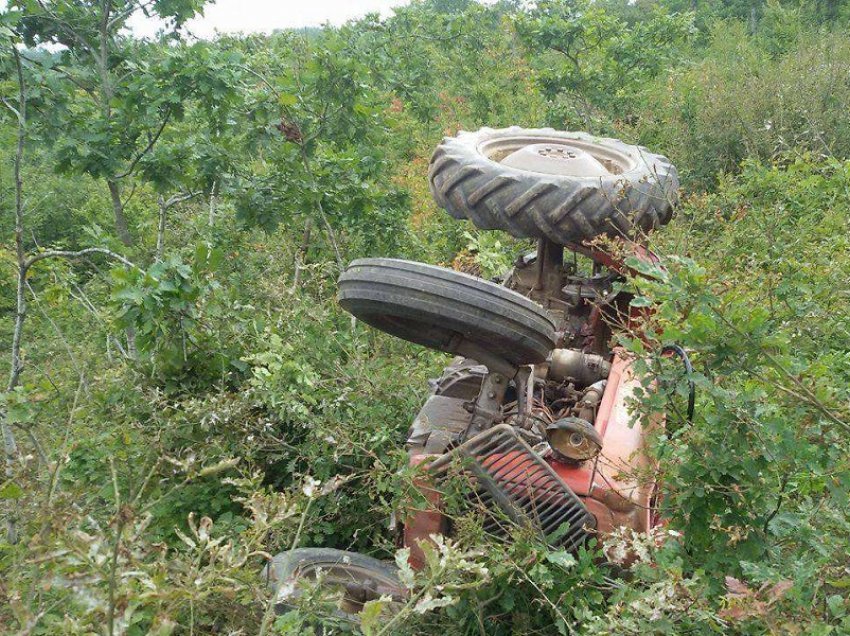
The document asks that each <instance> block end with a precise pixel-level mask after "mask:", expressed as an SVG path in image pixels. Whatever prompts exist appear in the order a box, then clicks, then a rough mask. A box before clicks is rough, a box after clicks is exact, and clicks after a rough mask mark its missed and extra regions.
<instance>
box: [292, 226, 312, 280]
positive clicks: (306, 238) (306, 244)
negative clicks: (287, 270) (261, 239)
mask: <svg viewBox="0 0 850 636" xmlns="http://www.w3.org/2000/svg"><path fill="white" fill-rule="evenodd" d="M312 229H313V219H312V218H310V217H309V216H308V217H307V220H306V221H304V235H303V236H302V238H301V246H300V247H299V248H298V253H297V254H296V255H295V275H294V276H293V277H292V291H295V290H297V289H298V286H299V285H300V284H301V270H302V269H303V268H304V264H305V263H306V262H307V250H309V249H310V233H311V231H312Z"/></svg>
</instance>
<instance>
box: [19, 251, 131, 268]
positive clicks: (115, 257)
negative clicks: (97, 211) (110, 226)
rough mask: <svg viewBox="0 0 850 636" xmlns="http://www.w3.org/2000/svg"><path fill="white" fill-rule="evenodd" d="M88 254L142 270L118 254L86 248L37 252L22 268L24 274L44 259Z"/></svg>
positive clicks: (76, 256)
mask: <svg viewBox="0 0 850 636" xmlns="http://www.w3.org/2000/svg"><path fill="white" fill-rule="evenodd" d="M88 254H103V255H104V256H108V257H109V258H111V259H113V260H116V261H118V262H119V263H121V264H122V265H126V266H127V267H131V268H133V269H137V270H139V271H142V268H141V267H139V266H138V265H136V264H135V263H132V262H131V261H128V260H127V259H126V258H124V257H123V256H121V255H120V254H118V253H116V252H113V251H112V250H108V249H106V248H103V247H87V248H86V249H84V250H78V251H76V252H74V251H70V250H48V251H46V252H39V253H38V254H35V255H34V256H30V257H29V258H28V259H27V260H26V261H24V263H23V266H22V267H23V270H24V273H26V271H27V270H29V268H30V267H32V266H33V265H35V264H36V263H37V262H38V261H43V260H44V259H46V258H82V257H83V256H87V255H88Z"/></svg>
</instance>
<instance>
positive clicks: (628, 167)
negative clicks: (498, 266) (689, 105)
mask: <svg viewBox="0 0 850 636" xmlns="http://www.w3.org/2000/svg"><path fill="white" fill-rule="evenodd" d="M428 176H429V181H430V184H431V193H432V194H433V196H434V199H435V200H436V202H437V203H438V204H439V205H440V206H441V207H443V208H445V209H446V210H447V211H448V212H449V214H451V215H452V216H453V217H455V218H457V219H469V220H470V221H472V222H473V223H474V224H475V225H476V226H478V227H479V228H482V229H487V230H504V231H506V232H508V233H510V234H512V235H513V236H516V237H520V238H547V239H549V240H551V241H553V242H555V243H557V244H560V245H566V244H568V243H581V242H582V241H584V240H587V239H590V238H593V237H595V236H599V235H612V236H634V235H635V234H638V233H640V232H645V231H649V230H651V229H653V228H655V227H657V226H659V225H662V224H664V223H667V222H668V221H669V220H670V218H671V217H672V214H673V206H674V204H675V203H676V200H677V191H678V188H679V178H678V174H677V172H676V169H675V168H674V167H673V165H672V164H671V163H670V161H668V160H667V158H666V157H663V156H661V155H657V154H653V153H651V152H649V151H648V150H647V149H646V148H643V147H641V146H632V145H629V144H625V143H623V142H621V141H618V140H616V139H608V138H602V137H594V136H592V135H588V134H586V133H581V132H562V131H556V130H553V129H551V128H542V129H523V128H518V127H512V128H504V129H500V130H493V129H492V128H482V129H481V130H479V131H477V132H461V133H460V134H458V135H457V136H456V137H446V138H445V139H443V141H442V143H441V144H440V145H439V146H438V147H437V149H436V151H435V152H434V155H433V157H432V158H431V165H430V168H429V171H428Z"/></svg>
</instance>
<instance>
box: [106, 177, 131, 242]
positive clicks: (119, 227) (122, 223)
mask: <svg viewBox="0 0 850 636" xmlns="http://www.w3.org/2000/svg"><path fill="white" fill-rule="evenodd" d="M106 185H108V186H109V196H110V198H111V199H112V216H113V217H114V219H115V231H116V232H117V233H118V238H119V239H121V242H122V243H124V245H126V246H127V247H132V245H133V237H132V236H131V234H130V228H129V226H128V225H127V217H126V216H124V204H123V203H121V188H120V187H119V186H118V183H117V182H116V181H113V180H111V179H108V180H107V181H106Z"/></svg>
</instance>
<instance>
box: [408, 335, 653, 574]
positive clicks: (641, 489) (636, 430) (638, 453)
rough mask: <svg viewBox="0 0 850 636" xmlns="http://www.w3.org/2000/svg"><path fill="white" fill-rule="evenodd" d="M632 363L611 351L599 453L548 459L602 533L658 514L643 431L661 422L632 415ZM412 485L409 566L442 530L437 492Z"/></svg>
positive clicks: (636, 383) (645, 522)
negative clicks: (419, 506) (419, 498)
mask: <svg viewBox="0 0 850 636" xmlns="http://www.w3.org/2000/svg"><path fill="white" fill-rule="evenodd" d="M631 365H632V360H631V359H630V358H629V357H628V356H627V355H626V354H625V352H624V351H623V350H622V349H617V350H615V352H614V360H613V362H612V365H611V371H610V372H609V374H608V383H607V385H606V387H605V392H604V393H603V395H602V401H601V402H600V405H599V411H598V414H597V416H596V421H595V422H594V426H595V427H596V430H597V431H599V434H600V435H601V436H602V452H601V453H600V454H599V456H598V457H597V458H596V459H595V460H593V461H587V462H582V463H580V464H566V463H563V462H560V461H558V460H556V459H554V458H550V459H549V460H548V462H549V464H550V465H551V466H552V468H553V469H554V470H555V472H556V473H557V474H558V476H560V477H561V479H563V480H564V481H565V482H566V484H567V485H568V486H569V487H570V488H571V489H572V490H573V492H575V493H576V495H578V496H579V497H580V498H581V499H582V501H583V502H584V504H585V506H586V507H587V509H588V510H589V511H590V512H591V513H592V514H593V515H594V516H595V517H596V520H597V532H598V533H600V534H602V535H604V534H606V533H609V532H611V531H612V530H614V529H615V528H618V527H623V526H626V527H630V528H633V529H635V530H638V531H646V530H648V529H649V528H651V527H652V526H653V525H657V523H658V520H657V517H656V516H655V515H653V514H652V503H653V501H652V496H653V492H654V488H655V479H654V476H655V475H654V473H655V470H654V466H652V465H651V463H650V459H649V457H648V455H647V454H646V452H645V447H644V435H645V433H646V427H647V426H655V425H661V424H662V423H661V422H650V423H646V422H642V421H640V419H638V418H635V417H634V414H633V413H632V411H631V408H630V406H631V405H630V402H631V400H632V399H633V398H634V396H635V391H636V389H637V388H638V387H640V386H641V382H640V379H639V378H637V377H636V376H635V375H634V373H633V371H632V367H631ZM507 455H509V454H505V455H494V456H493V457H492V458H491V459H489V460H488V461H489V462H490V463H494V464H495V463H496V462H499V463H500V464H503V465H510V464H511V462H512V461H514V460H513V459H512V458H511V457H508V456H507ZM436 457H437V456H436V455H414V456H412V457H411V458H410V463H411V465H419V464H421V463H423V462H426V461H431V460H433V459H435V458H436ZM417 486H418V487H419V488H420V490H421V491H422V493H423V495H424V496H425V499H426V500H427V501H428V503H429V507H428V508H427V509H424V510H416V511H414V512H413V514H411V515H410V516H409V517H408V518H407V523H406V524H405V528H404V542H405V546H407V547H409V548H410V564H411V565H412V566H413V567H414V568H419V567H422V565H423V557H422V550H421V548H420V547H419V541H422V540H427V539H428V537H429V536H430V535H432V534H440V533H442V532H443V531H444V530H445V520H444V518H443V516H442V514H441V513H440V495H439V492H438V491H436V490H435V489H434V488H433V487H432V486H431V485H430V484H429V483H428V482H427V480H426V479H421V480H419V481H417ZM517 487H518V488H527V489H529V491H533V489H534V483H526V482H525V481H523V480H522V476H521V475H518V476H517Z"/></svg>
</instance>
